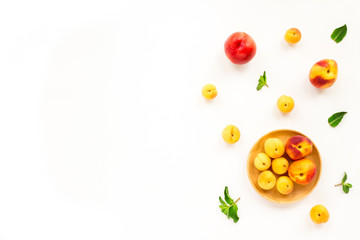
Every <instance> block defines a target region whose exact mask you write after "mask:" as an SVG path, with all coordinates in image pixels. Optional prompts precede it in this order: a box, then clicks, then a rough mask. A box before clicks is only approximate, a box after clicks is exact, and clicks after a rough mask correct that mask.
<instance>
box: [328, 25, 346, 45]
mask: <svg viewBox="0 0 360 240" xmlns="http://www.w3.org/2000/svg"><path fill="white" fill-rule="evenodd" d="M346 33H347V26H346V24H345V25H344V26H341V27H338V28H336V29H335V30H334V31H333V32H332V34H331V39H332V40H334V41H335V42H336V43H339V42H341V41H342V40H343V39H344V37H345V36H346Z"/></svg>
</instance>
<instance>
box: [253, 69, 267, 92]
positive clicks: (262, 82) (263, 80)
mask: <svg viewBox="0 0 360 240" xmlns="http://www.w3.org/2000/svg"><path fill="white" fill-rule="evenodd" d="M263 86H267V87H269V86H268V85H267V83H266V72H265V71H264V75H262V76H260V78H259V81H258V85H257V87H256V90H258V91H259V90H260V89H262V87H263Z"/></svg>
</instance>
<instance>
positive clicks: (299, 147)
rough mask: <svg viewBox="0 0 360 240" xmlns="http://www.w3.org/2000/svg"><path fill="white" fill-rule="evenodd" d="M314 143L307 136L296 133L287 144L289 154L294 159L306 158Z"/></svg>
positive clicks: (286, 148)
mask: <svg viewBox="0 0 360 240" xmlns="http://www.w3.org/2000/svg"><path fill="white" fill-rule="evenodd" d="M312 147H313V143H312V142H311V140H310V139H309V138H307V137H304V136H301V135H296V136H292V137H290V138H289V139H288V140H287V142H286V145H285V150H286V153H287V155H288V156H289V157H290V158H291V159H292V160H298V159H301V158H304V157H306V156H308V155H310V154H311V153H312Z"/></svg>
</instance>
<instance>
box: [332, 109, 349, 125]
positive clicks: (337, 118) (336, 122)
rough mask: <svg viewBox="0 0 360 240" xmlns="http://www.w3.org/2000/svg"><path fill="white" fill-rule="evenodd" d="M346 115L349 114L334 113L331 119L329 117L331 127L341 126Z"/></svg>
mask: <svg viewBox="0 0 360 240" xmlns="http://www.w3.org/2000/svg"><path fill="white" fill-rule="evenodd" d="M345 114H347V112H337V113H334V114H333V115H331V117H329V119H328V123H329V124H330V126H332V127H336V126H337V125H339V123H340V122H341V120H342V119H343V117H344V115H345Z"/></svg>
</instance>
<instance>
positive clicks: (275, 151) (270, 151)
mask: <svg viewBox="0 0 360 240" xmlns="http://www.w3.org/2000/svg"><path fill="white" fill-rule="evenodd" d="M264 148H265V153H266V154H267V155H269V157H271V158H278V157H281V156H282V155H283V154H284V152H285V146H284V143H283V142H282V141H281V140H280V139H278V138H268V139H267V140H266V141H265V144H264Z"/></svg>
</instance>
